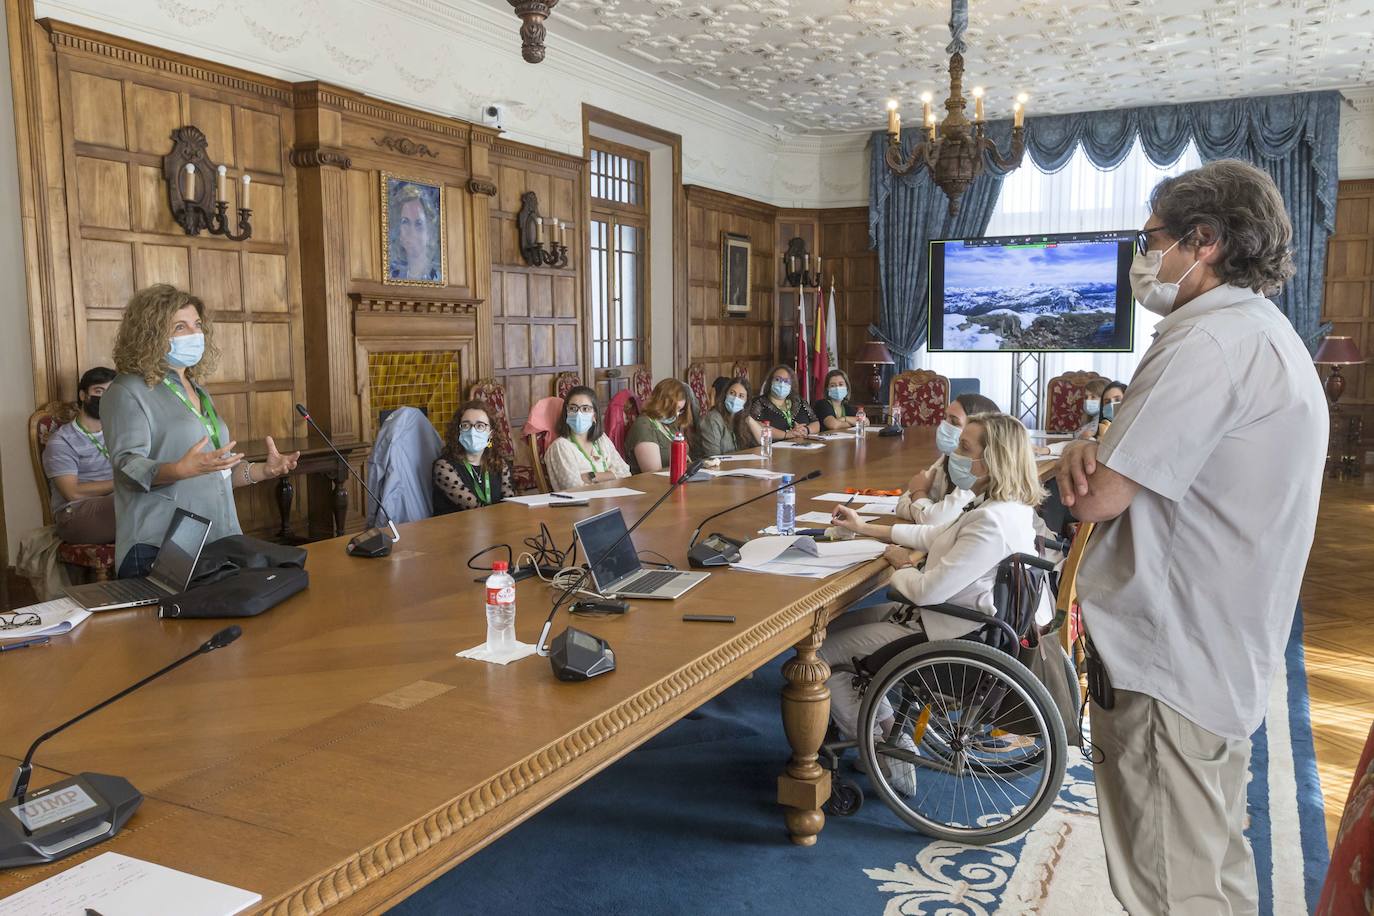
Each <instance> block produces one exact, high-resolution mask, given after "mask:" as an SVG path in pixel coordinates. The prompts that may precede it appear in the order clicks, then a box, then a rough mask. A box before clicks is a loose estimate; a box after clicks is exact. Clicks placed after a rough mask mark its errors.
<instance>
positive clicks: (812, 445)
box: [773, 442, 825, 452]
mask: <svg viewBox="0 0 1374 916" xmlns="http://www.w3.org/2000/svg"><path fill="white" fill-rule="evenodd" d="M773 448H795V449H801V450H802V451H807V452H811V451H815V450H816V449H818V448H825V443H824V442H774V443H773Z"/></svg>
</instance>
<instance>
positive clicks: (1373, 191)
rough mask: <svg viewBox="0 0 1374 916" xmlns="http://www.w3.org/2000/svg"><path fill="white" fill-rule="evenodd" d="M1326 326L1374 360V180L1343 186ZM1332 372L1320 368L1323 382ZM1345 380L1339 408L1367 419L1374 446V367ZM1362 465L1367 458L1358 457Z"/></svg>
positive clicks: (1330, 255) (1367, 436)
mask: <svg viewBox="0 0 1374 916" xmlns="http://www.w3.org/2000/svg"><path fill="white" fill-rule="evenodd" d="M1322 320H1323V321H1329V322H1331V323H1332V330H1331V333H1332V334H1340V335H1344V336H1346V337H1352V338H1354V340H1355V345H1356V346H1357V347H1359V348H1360V354H1361V355H1362V356H1365V357H1366V358H1368V357H1374V180H1367V181H1342V182H1341V184H1340V191H1339V196H1338V197H1337V201H1336V231H1335V232H1334V233H1333V234H1332V236H1331V240H1330V242H1329V243H1328V247H1327V252H1326V297H1325V301H1324V303H1323V308H1322ZM1329 372H1330V369H1329V367H1326V366H1323V367H1321V375H1322V378H1323V379H1325V378H1326V376H1327V374H1328V373H1329ZM1341 374H1342V375H1344V376H1345V377H1346V386H1345V394H1344V395H1342V396H1341V400H1340V406H1341V409H1342V411H1343V412H1344V413H1345V414H1346V415H1351V414H1358V415H1359V416H1361V417H1363V419H1364V442H1365V443H1366V444H1369V443H1372V442H1374V371H1371V370H1370V368H1369V364H1368V363H1366V364H1365V365H1363V366H1342V367H1341ZM1357 457H1358V458H1359V460H1360V461H1363V460H1364V455H1363V454H1361V455H1359V456H1357Z"/></svg>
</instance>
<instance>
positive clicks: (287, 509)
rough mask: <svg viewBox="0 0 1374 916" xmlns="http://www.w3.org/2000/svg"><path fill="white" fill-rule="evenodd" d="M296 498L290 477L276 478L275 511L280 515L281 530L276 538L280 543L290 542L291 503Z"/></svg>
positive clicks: (288, 475)
mask: <svg viewBox="0 0 1374 916" xmlns="http://www.w3.org/2000/svg"><path fill="white" fill-rule="evenodd" d="M295 498H296V488H295V487H294V486H293V485H292V484H291V475H290V474H283V475H282V476H281V477H278V478H277V511H278V512H279V513H281V530H280V531H278V532H277V537H278V538H279V539H280V540H282V541H290V540H291V537H292V534H291V503H292V501H293V500H295Z"/></svg>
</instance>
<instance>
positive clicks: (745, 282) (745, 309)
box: [720, 232, 752, 316]
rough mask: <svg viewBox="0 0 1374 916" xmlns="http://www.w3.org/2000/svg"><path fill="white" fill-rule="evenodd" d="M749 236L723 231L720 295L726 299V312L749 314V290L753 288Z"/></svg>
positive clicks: (741, 314)
mask: <svg viewBox="0 0 1374 916" xmlns="http://www.w3.org/2000/svg"><path fill="white" fill-rule="evenodd" d="M749 252H750V245H749V236H747V235H736V234H735V233H733V232H724V233H721V248H720V272H721V277H720V295H721V298H722V299H723V300H724V301H725V314H727V315H737V316H744V315H748V314H749V290H750V289H751V288H752V283H751V278H750V276H749V271H750V263H749V262H750V258H749Z"/></svg>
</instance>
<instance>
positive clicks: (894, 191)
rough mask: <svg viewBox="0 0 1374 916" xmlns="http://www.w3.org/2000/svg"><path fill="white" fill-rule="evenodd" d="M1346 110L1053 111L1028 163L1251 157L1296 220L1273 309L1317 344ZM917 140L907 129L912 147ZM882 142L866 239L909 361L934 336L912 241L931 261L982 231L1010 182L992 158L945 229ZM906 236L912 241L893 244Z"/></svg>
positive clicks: (1303, 98) (1227, 105) (1320, 106)
mask: <svg viewBox="0 0 1374 916" xmlns="http://www.w3.org/2000/svg"><path fill="white" fill-rule="evenodd" d="M1340 105H1341V99H1340V93H1338V92H1335V91H1327V92H1309V93H1302V94H1296V95H1281V96H1267V97H1263V98H1251V99H1228V100H1224V101H1219V102H1197V103H1193V104H1188V105H1168V106H1155V107H1150V108H1133V109H1126V110H1117V111H1091V112H1082V113H1079V114H1069V115H1051V116H1047V117H1040V118H1030V119H1028V120H1027V122H1026V145H1027V152H1028V154H1029V156H1030V158H1031V160H1032V161H1034V162H1035V164H1036V165H1037V166H1039V167H1040V168H1041V169H1044V170H1045V171H1047V172H1055V171H1058V170H1059V169H1062V168H1063V167H1064V166H1065V165H1067V164H1068V162H1069V159H1070V157H1072V155H1073V151H1074V148H1075V147H1076V146H1078V145H1080V144H1081V145H1082V147H1083V151H1084V152H1085V153H1086V154H1087V156H1088V158H1089V160H1091V161H1092V163H1093V164H1094V165H1096V166H1097V167H1098V168H1102V169H1110V168H1114V167H1115V166H1117V165H1120V164H1121V161H1122V160H1123V159H1125V158H1126V155H1127V153H1129V152H1130V150H1131V146H1132V145H1133V144H1134V142H1135V139H1136V137H1137V136H1138V137H1140V140H1141V145H1142V147H1143V148H1144V151H1145V155H1147V156H1148V157H1149V158H1150V159H1151V161H1153V162H1154V163H1156V164H1157V165H1166V164H1168V163H1170V162H1173V161H1174V160H1176V159H1177V158H1178V157H1179V155H1181V154H1182V152H1183V150H1184V148H1185V147H1186V146H1187V145H1188V141H1189V140H1192V141H1194V142H1195V143H1196V144H1197V148H1198V153H1199V154H1200V155H1201V157H1202V159H1203V161H1204V162H1206V161H1208V160H1212V159H1243V160H1245V161H1247V162H1250V163H1252V164H1254V165H1255V166H1257V167H1259V168H1261V169H1263V170H1264V171H1266V172H1268V173H1269V175H1270V176H1271V177H1272V178H1273V179H1274V182H1275V183H1276V184H1277V185H1278V188H1279V193H1280V194H1282V195H1283V200H1284V203H1285V204H1286V205H1287V208H1288V215H1289V219H1291V220H1292V223H1293V260H1294V262H1295V264H1296V266H1297V273H1296V275H1295V276H1294V277H1293V279H1292V280H1291V281H1290V282H1289V283H1288V285H1287V286H1286V287H1285V288H1284V291H1283V293H1282V294H1281V295H1279V296H1277V297H1275V302H1276V303H1277V304H1278V306H1279V308H1280V309H1282V310H1283V313H1284V314H1285V315H1287V316H1288V319H1289V321H1291V322H1292V323H1293V326H1294V327H1295V328H1296V329H1297V331H1298V333H1299V334H1300V335H1301V336H1302V337H1303V339H1304V340H1306V341H1307V342H1308V344H1309V345H1315V343H1316V340H1317V339H1318V338H1319V337H1321V336H1322V334H1324V333H1325V332H1326V330H1327V328H1326V327H1325V326H1323V325H1322V323H1321V317H1320V316H1321V307H1322V281H1323V278H1324V274H1325V270H1326V243H1327V238H1328V236H1329V235H1330V234H1331V232H1332V231H1333V230H1334V229H1335V226H1336V184H1337V178H1336V146H1337V141H1338V136H1339V131H1340ZM988 128H989V134H990V135H992V136H995V137H997V138H999V144H998V145H999V148H1001V149H1003V150H1005V149H1006V148H1007V143H1006V139H1005V138H1006V137H1007V136H1009V134H1010V129H1009V125H1008V124H1007V123H1006V122H994V123H992V124H989V125H988ZM914 138H915V135H914V134H913V135H911V137H910V138H909V137H908V133H907V132H906V131H903V138H902V139H903V145H904V146H905V145H907V144H908V143H909V142H910V139H914ZM885 143H886V135H885V134H884V133H883V132H881V131H879V132H877V133H875V134H874V139H873V142H872V143H871V146H872V147H873V169H872V174H871V177H870V196H869V205H868V206H869V211H868V212H869V241H870V244H871V245H872V247H874V248H876V249H877V251H878V269H879V272H880V287H881V290H882V296H883V301H882V305H881V309H880V312H879V320H878V323H877V327H876V328H875V329H874V330H875V333H876V334H877V335H878V336H879V337H881V339H883V340H884V341H886V342H887V343H888V346H889V348H892V349H893V354H894V356H896V355H897V354H898V352H899V351H900V352H901V353H902V354H904V355H906V356H907V357H908V358H909V354H910V353H911V352H912V351H914V350H915V349H916V348H917V347H919V346H920V344H921V342H922V341H923V340H924V339H925V333H926V315H925V296H924V292H925V291H924V283H925V265H924V263H920V264H915V265H913V264H911V263H910V261H903V260H902V259H903V257H904V256H905V255H906V254H907V253H908V252H909V251H911V250H913V248H912V237H914V236H919V237H920V238H921V239H922V240H921V241H920V243H919V246H918V247H917V248H916V249H914V250H919V251H921V258H920V260H922V261H923V260H924V250H923V248H924V245H925V242H926V241H928V240H929V239H931V238H942V237H957V236H976V235H981V234H982V232H983V230H984V229H985V228H986V226H987V222H988V219H989V218H990V216H991V214H992V209H993V207H994V206H995V205H996V201H997V193H998V191H999V190H1000V187H1001V181H1000V178H998V177H996V176H995V175H992V174H991V173H994V172H996V171H997V169H996V167H995V166H993V165H992V163H991V162H989V163H988V166H989V168H988V169H987V171H986V172H985V173H984V174H983V175H982V176H980V177H979V179H978V182H975V184H974V186H973V188H972V189H970V191H969V193H967V194H966V195H965V197H964V206H965V208H966V209H965V212H964V215H963V216H961V218H959V219H958V220H954V221H949V222H947V223H946V224H945V225H944V226H937V225H936V221H935V218H934V217H935V216H936V215H938V214H940V213H942V212H943V210H942V209H941V206H940V205H941V203H942V202H944V199H945V197H944V193H943V192H941V191H940V190H939V189H938V188H936V187H935V186H934V185H933V184H932V183H931V181H930V178H929V176H928V175H926V174H924V170H923V171H922V174H921V175H919V176H905V177H903V178H897V177H895V176H893V175H892V173H891V171H890V170H889V169H888V168H887V166H886V165H885V164H884V162H883V157H882V147H883V146H884V144H885ZM913 179H914V180H913ZM994 182H995V186H993V183H994ZM980 183H981V188H980ZM989 187H992V190H991V192H990V197H988V198H987V199H986V200H985V199H983V197H982V196H980V195H979V193H978V192H979V191H980V190H981V191H982V194H983V195H986V194H988V193H989V192H988V190H987V189H988V188H989ZM942 233H943V234H942ZM897 239H905V240H906V241H905V242H904V243H903V244H896V243H895V240H897ZM889 265H890V267H889ZM913 341H914V343H913Z"/></svg>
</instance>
